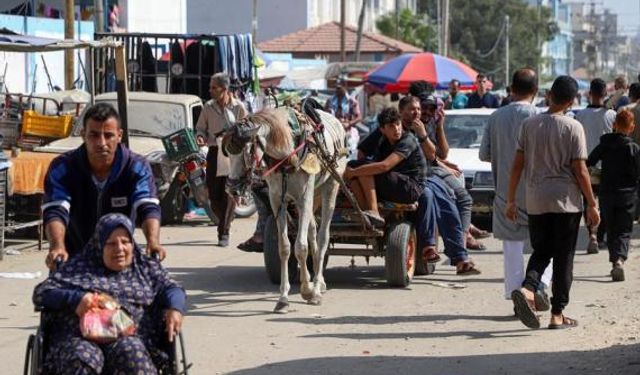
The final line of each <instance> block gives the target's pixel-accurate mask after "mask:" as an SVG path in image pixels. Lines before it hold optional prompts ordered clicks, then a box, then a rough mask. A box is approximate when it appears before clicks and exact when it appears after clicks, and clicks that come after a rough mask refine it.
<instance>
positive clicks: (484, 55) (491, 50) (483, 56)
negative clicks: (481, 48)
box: [474, 20, 507, 58]
mask: <svg viewBox="0 0 640 375" xmlns="http://www.w3.org/2000/svg"><path fill="white" fill-rule="evenodd" d="M506 26H507V25H506V22H505V21H504V20H503V21H502V27H501V28H500V33H498V37H497V38H496V41H495V43H494V44H493V47H491V49H490V50H489V52H487V53H480V52H474V53H475V54H476V55H477V56H478V57H482V58H485V57H489V55H491V54H492V53H494V52H495V50H496V49H497V48H498V45H499V44H500V40H501V39H502V36H503V35H504V31H505V28H506Z"/></svg>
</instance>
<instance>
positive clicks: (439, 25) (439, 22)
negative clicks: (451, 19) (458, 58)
mask: <svg viewBox="0 0 640 375" xmlns="http://www.w3.org/2000/svg"><path fill="white" fill-rule="evenodd" d="M441 2H442V0H436V26H437V27H436V30H437V31H438V55H442V7H441Z"/></svg>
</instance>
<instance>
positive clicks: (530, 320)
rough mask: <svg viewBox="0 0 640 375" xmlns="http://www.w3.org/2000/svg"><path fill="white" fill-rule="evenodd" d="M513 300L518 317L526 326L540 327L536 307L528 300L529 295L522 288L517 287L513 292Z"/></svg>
mask: <svg viewBox="0 0 640 375" xmlns="http://www.w3.org/2000/svg"><path fill="white" fill-rule="evenodd" d="M511 300H512V301H513V308H514V309H515V312H516V315H517V316H518V319H520V321H521V322H522V324H524V325H525V326H527V327H529V328H531V329H538V328H540V319H539V318H538V316H537V315H536V311H535V307H533V306H531V305H532V304H531V303H530V302H529V301H527V297H526V296H525V295H524V292H522V291H521V290H520V289H516V290H514V291H513V292H511Z"/></svg>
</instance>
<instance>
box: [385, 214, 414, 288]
mask: <svg viewBox="0 0 640 375" xmlns="http://www.w3.org/2000/svg"><path fill="white" fill-rule="evenodd" d="M415 236H416V235H415V231H414V229H413V225H411V223H409V222H408V221H400V222H393V223H391V224H390V225H389V226H388V227H387V230H386V236H385V244H384V248H385V262H384V266H385V274H386V278H387V283H388V284H389V285H390V286H392V287H402V288H405V287H407V286H408V285H409V284H410V283H411V279H413V273H414V270H415V267H413V268H414V269H413V270H408V269H407V268H408V267H407V254H408V251H407V250H408V249H407V248H408V245H409V242H410V241H412V242H413V246H414V247H415V246H416V237H415ZM412 237H413V238H412ZM412 255H413V256H414V257H415V255H416V252H415V251H413V254H412ZM413 264H414V265H415V258H414V261H413Z"/></svg>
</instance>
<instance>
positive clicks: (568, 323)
mask: <svg viewBox="0 0 640 375" xmlns="http://www.w3.org/2000/svg"><path fill="white" fill-rule="evenodd" d="M577 326H578V321H577V320H575V319H571V318H569V317H566V316H564V315H563V316H562V323H560V324H549V326H548V327H547V328H549V329H567V328H574V327H577Z"/></svg>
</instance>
